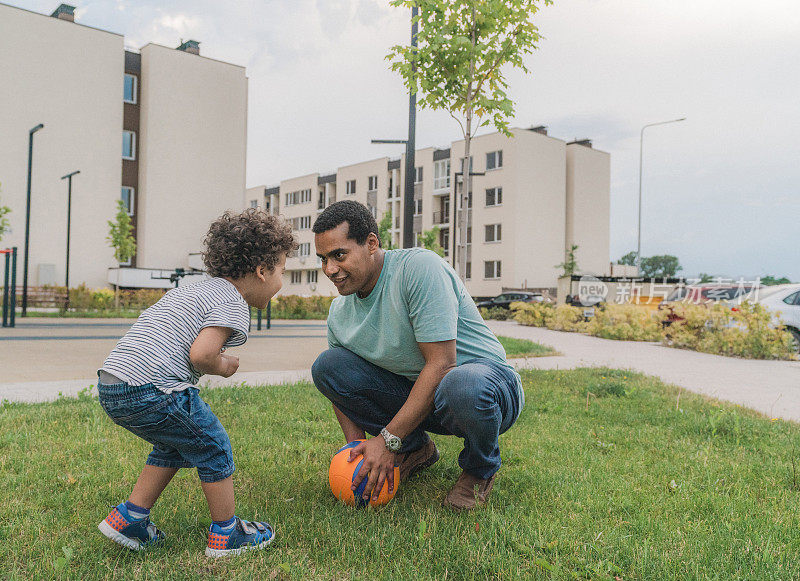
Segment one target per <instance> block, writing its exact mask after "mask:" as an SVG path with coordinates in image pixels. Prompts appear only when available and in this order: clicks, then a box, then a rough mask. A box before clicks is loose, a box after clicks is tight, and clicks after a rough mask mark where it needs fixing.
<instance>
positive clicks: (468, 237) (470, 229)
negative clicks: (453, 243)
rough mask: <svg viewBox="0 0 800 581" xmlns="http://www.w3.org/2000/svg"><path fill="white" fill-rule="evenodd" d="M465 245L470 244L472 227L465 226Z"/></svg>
mask: <svg viewBox="0 0 800 581" xmlns="http://www.w3.org/2000/svg"><path fill="white" fill-rule="evenodd" d="M467 244H472V226H467Z"/></svg>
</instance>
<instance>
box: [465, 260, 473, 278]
mask: <svg viewBox="0 0 800 581" xmlns="http://www.w3.org/2000/svg"><path fill="white" fill-rule="evenodd" d="M466 278H467V280H469V279H471V278H472V263H471V262H467V272H466Z"/></svg>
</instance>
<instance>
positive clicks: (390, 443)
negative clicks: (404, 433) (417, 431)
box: [381, 428, 403, 453]
mask: <svg viewBox="0 0 800 581" xmlns="http://www.w3.org/2000/svg"><path fill="white" fill-rule="evenodd" d="M381 436H383V439H384V441H385V442H386V449H387V450H389V451H390V452H395V453H396V452H399V451H400V447H401V446H402V445H403V440H401V439H400V438H398V437H397V436H395V435H394V434H390V433H389V430H387V429H386V428H383V429H382V430H381Z"/></svg>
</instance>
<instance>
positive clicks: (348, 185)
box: [344, 180, 356, 196]
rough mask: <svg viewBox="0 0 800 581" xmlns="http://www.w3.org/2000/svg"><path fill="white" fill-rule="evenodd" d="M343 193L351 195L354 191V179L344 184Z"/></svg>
mask: <svg viewBox="0 0 800 581" xmlns="http://www.w3.org/2000/svg"><path fill="white" fill-rule="evenodd" d="M344 193H345V194H346V195H348V196H353V195H355V193H356V180H348V181H347V183H346V184H345V191H344Z"/></svg>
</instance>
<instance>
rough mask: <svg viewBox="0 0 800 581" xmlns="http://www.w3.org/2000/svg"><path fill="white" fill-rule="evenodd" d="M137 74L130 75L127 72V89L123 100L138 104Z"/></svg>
mask: <svg viewBox="0 0 800 581" xmlns="http://www.w3.org/2000/svg"><path fill="white" fill-rule="evenodd" d="M136 81H137V79H136V75H129V74H127V73H125V90H124V95H123V100H124V101H125V102H126V103H133V104H134V105H135V104H136V85H137V82H136Z"/></svg>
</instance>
